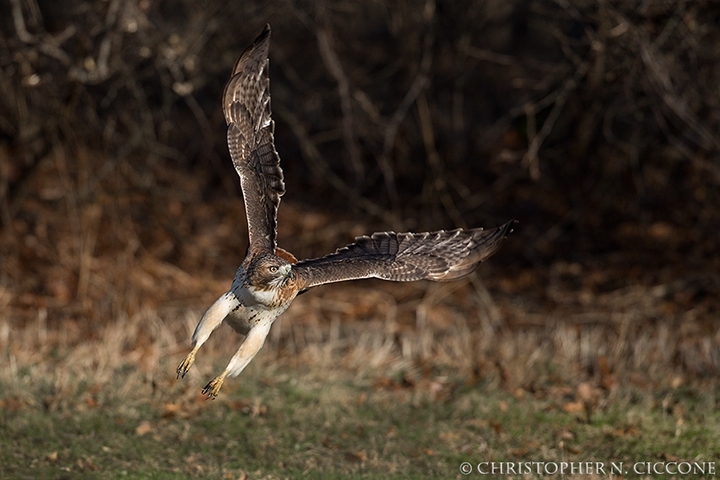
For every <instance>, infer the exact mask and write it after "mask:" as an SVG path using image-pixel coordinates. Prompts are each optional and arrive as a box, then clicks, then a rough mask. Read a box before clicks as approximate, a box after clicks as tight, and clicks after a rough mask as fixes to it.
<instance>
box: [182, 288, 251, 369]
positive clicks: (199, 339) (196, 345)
mask: <svg viewBox="0 0 720 480" xmlns="http://www.w3.org/2000/svg"><path fill="white" fill-rule="evenodd" d="M239 305H240V301H239V300H238V299H237V297H236V296H235V294H233V293H232V292H227V293H225V294H223V296H221V297H220V298H218V299H217V300H216V301H215V303H213V304H212V306H211V307H210V308H208V310H207V312H205V315H203V317H202V318H201V319H200V322H198V324H197V326H196V327H195V331H194V332H193V335H192V344H193V349H192V350H191V351H190V353H188V354H187V355H186V356H185V359H183V361H182V362H180V365H178V367H177V370H176V372H177V378H181V377H184V376H185V374H186V373H187V372H188V370H190V367H192V364H193V363H195V355H196V354H197V352H198V350H200V347H201V346H202V344H203V343H205V342H206V341H207V339H208V338H210V334H211V333H212V332H214V331H215V329H217V328H218V327H219V326H220V324H221V323H222V321H223V320H224V319H225V317H227V316H228V314H229V313H230V312H232V311H233V310H234V309H236V308H237V307H238V306H239Z"/></svg>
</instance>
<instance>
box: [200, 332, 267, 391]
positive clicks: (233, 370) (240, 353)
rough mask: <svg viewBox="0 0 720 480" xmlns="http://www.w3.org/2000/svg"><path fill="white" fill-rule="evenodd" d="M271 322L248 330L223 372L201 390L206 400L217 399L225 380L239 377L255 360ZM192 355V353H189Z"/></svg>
mask: <svg viewBox="0 0 720 480" xmlns="http://www.w3.org/2000/svg"><path fill="white" fill-rule="evenodd" d="M271 325H272V321H269V322H266V323H264V324H260V325H256V326H254V327H253V328H251V329H250V331H249V332H248V334H247V337H245V341H243V343H242V344H241V345H240V348H238V350H237V352H235V355H233V357H232V359H231V360H230V363H228V366H227V367H225V371H223V373H221V374H220V375H218V376H217V377H215V378H213V379H212V380H210V382H209V383H208V384H207V385H205V388H203V391H202V393H203V395H207V396H208V398H209V399H210V398H215V397H217V395H218V393H219V392H220V389H221V388H222V384H223V382H224V381H225V378H226V377H227V376H228V375H230V376H231V377H237V376H238V375H240V372H242V371H243V370H244V369H245V367H247V366H248V364H249V363H250V361H251V360H252V359H253V358H255V355H257V353H258V352H259V351H260V349H261V348H262V346H263V345H264V344H265V337H267V335H268V333H269V332H270V326H271ZM190 353H192V352H190Z"/></svg>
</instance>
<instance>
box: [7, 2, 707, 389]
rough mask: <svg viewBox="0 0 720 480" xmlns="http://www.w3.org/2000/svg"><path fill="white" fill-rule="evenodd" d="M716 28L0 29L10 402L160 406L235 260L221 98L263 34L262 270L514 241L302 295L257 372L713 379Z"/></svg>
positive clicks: (635, 17) (568, 6)
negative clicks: (75, 400) (453, 233)
mask: <svg viewBox="0 0 720 480" xmlns="http://www.w3.org/2000/svg"><path fill="white" fill-rule="evenodd" d="M719 20H720V6H719V5H718V4H717V3H716V2H711V1H702V0H700V1H679V2H653V1H644V0H642V1H641V0H637V1H601V2H594V1H592V2H591V1H578V2H566V1H562V0H483V1H460V2H438V3H435V2H434V1H431V0H427V1H425V0H404V1H398V2H392V4H386V3H385V2H372V1H371V2H367V1H355V0H344V1H342V2H329V1H320V2H304V1H293V0H267V1H263V2H239V1H238V2H226V1H220V0H205V1H189V0H131V1H125V0H105V1H96V2H87V1H79V0H68V1H64V2H56V1H54V0H7V1H5V2H2V3H0V68H1V69H2V75H1V76H0V324H1V325H0V347H1V348H2V352H3V353H2V362H3V363H7V365H9V366H11V367H12V368H9V369H4V371H5V375H9V376H10V377H12V379H11V380H7V381H8V382H10V383H11V384H14V385H17V384H19V383H18V382H20V383H22V381H23V380H22V376H18V375H19V374H18V373H17V372H18V370H17V366H18V365H39V366H38V368H39V369H40V370H41V371H42V370H43V369H44V368H47V370H48V371H49V370H52V369H55V368H57V367H58V366H61V365H62V366H64V368H68V369H71V370H72V369H78V368H80V369H81V370H82V369H85V370H82V371H83V372H85V374H86V375H95V377H94V378H95V380H94V381H95V382H96V383H97V384H99V385H102V384H103V382H104V381H105V380H103V379H107V378H109V375H110V372H116V371H117V369H116V368H115V367H117V365H116V364H117V362H119V363H120V364H121V365H125V366H127V367H128V368H129V369H130V371H133V372H135V371H141V372H143V375H144V377H143V378H145V379H148V378H149V379H151V380H152V382H153V387H154V386H155V385H156V383H157V382H162V381H167V382H170V381H171V380H172V381H174V367H175V364H176V363H177V362H179V360H180V359H181V358H182V356H183V355H184V353H185V352H186V351H187V348H188V347H189V334H190V332H191V330H192V328H193V327H194V324H195V322H196V321H197V320H198V319H199V316H200V315H201V314H202V312H203V311H204V309H205V308H206V307H207V306H208V305H210V303H211V302H212V301H213V300H214V299H215V298H217V296H218V295H219V294H221V293H222V292H224V291H226V290H227V288H228V287H229V285H230V282H231V279H232V276H233V274H234V271H235V269H236V268H237V266H238V265H239V264H240V262H241V261H242V259H243V257H244V254H245V248H246V245H247V236H246V227H245V221H244V210H243V205H242V200H241V192H240V188H239V182H238V180H237V176H236V174H235V172H234V170H233V167H232V164H231V162H230V160H229V155H228V152H227V147H226V143H225V131H226V128H225V123H224V119H223V115H222V111H221V106H220V97H221V93H222V88H223V86H224V84H225V82H226V81H227V79H228V76H229V74H230V71H231V69H232V67H233V65H234V62H235V60H236V59H237V57H238V56H239V54H240V53H241V52H242V51H243V50H244V48H245V47H246V46H247V45H249V44H250V43H251V42H252V41H253V39H254V38H255V36H256V35H258V34H259V33H260V32H261V30H262V28H263V26H264V25H265V23H266V22H269V23H270V24H271V26H272V29H273V33H272V41H271V48H270V77H271V95H272V107H273V114H274V118H275V121H276V136H275V139H276V145H277V150H278V152H279V153H280V156H281V158H282V167H283V169H284V172H285V180H286V184H287V194H286V195H285V197H284V199H283V203H282V205H281V208H280V220H279V239H280V240H279V241H280V246H282V247H284V248H286V249H287V250H289V251H292V252H293V253H294V254H295V255H296V256H297V257H298V258H307V257H312V256H319V255H324V254H326V253H329V252H331V251H333V250H334V249H335V248H338V247H340V246H342V245H345V244H347V243H349V242H350V241H352V239H353V237H354V236H357V235H361V234H364V233H369V232H372V231H377V230H395V231H404V230H415V231H418V230H433V229H441V228H444V229H449V228H454V227H457V226H462V227H476V226H484V227H494V226H497V225H500V224H501V223H504V222H505V221H507V220H509V219H513V218H514V219H517V220H519V222H520V223H519V225H518V227H517V228H516V231H515V232H514V233H513V234H512V235H511V236H510V237H509V238H508V240H507V241H506V243H505V245H504V246H503V248H502V249H501V250H500V251H499V252H498V253H497V254H496V255H495V256H494V257H493V258H491V259H490V260H489V261H488V262H486V264H483V266H482V267H481V269H480V270H479V273H478V274H477V275H476V276H473V277H471V278H470V279H468V280H465V281H462V282H457V283H452V284H431V283H418V284H389V283H383V282H380V281H364V282H355V283H351V284H342V285H335V286H330V287H327V288H325V287H323V288H322V289H316V290H313V291H311V292H309V293H308V294H307V295H303V296H302V297H300V298H299V299H298V300H297V301H296V302H295V304H294V305H293V307H291V309H290V310H289V311H288V312H287V313H286V314H285V315H284V316H283V317H282V319H281V320H279V321H278V323H277V324H276V325H275V326H274V328H273V334H272V338H271V340H270V342H269V345H268V347H267V350H268V352H269V353H267V355H269V357H268V358H271V359H277V360H278V361H283V359H288V358H292V359H296V360H293V361H296V362H303V361H307V363H308V364H312V363H313V362H320V361H321V359H320V360H319V358H320V357H318V356H312V355H309V356H306V357H303V355H306V354H307V352H313V351H317V350H313V348H317V345H328V344H331V346H332V352H333V353H332V355H334V356H332V358H334V359H335V360H333V362H332V364H333V365H338V361H337V359H350V360H347V362H345V363H344V364H343V365H344V366H345V367H348V368H369V367H368V364H367V362H364V363H363V361H361V360H352V359H353V358H356V357H350V356H348V355H350V354H355V353H357V352H358V349H362V348H366V349H367V350H366V351H365V350H364V352H365V353H364V354H366V355H367V356H366V357H362V356H360V357H358V358H364V359H367V358H378V357H377V356H378V355H385V356H386V357H383V358H386V359H387V361H388V362H390V361H401V360H402V361H403V362H405V363H404V365H406V367H408V366H409V367H408V368H410V370H409V371H412V368H411V367H413V366H415V367H417V368H418V370H417V372H418V373H417V375H418V376H420V377H421V376H422V375H424V373H423V372H424V371H425V370H423V369H422V368H420V366H423V365H431V366H438V365H448V366H453V368H456V370H454V371H455V372H457V374H458V375H461V376H463V378H466V379H470V380H468V381H471V380H472V379H473V378H475V379H478V378H479V379H485V380H487V381H490V382H496V383H497V384H498V385H501V386H507V387H508V388H511V389H518V388H519V389H524V390H526V391H531V392H532V391H538V390H542V389H543V388H545V387H544V386H545V385H547V384H549V383H552V382H559V383H563V384H568V385H571V386H572V385H576V384H577V383H578V382H580V381H582V382H590V384H591V385H592V386H593V388H596V389H599V390H598V391H602V392H607V391H610V390H611V389H612V388H613V387H614V385H615V384H616V383H617V382H618V381H619V379H629V380H630V381H632V382H635V383H636V384H637V385H651V386H653V385H655V386H657V385H666V384H668V385H669V384H672V385H673V386H677V385H680V384H682V383H683V382H686V381H700V382H703V381H704V379H709V378H711V377H713V376H715V375H717V374H718V373H719V370H720V348H719V347H720V334H718V333H717V321H718V317H719V315H720V314H719V313H718V312H719V311H720V310H719V305H720V300H719V297H718V294H719V293H720V276H719V275H718V271H719V270H720V257H719V256H718V255H717V251H718V248H719V247H720V229H719V227H718V225H720V208H718V205H720V160H719V158H720V155H719V154H720V140H719V139H718V138H719V137H718V135H717V132H718V127H719V126H720V114H719V113H718V112H720V90H718V85H719V84H720V30H718V28H717V25H718V21H719ZM368 332H372V334H373V335H377V336H378V337H377V338H375V337H373V338H375V340H373V341H372V342H369V343H368V342H366V343H363V342H361V341H359V340H358V339H363V338H366V336H367V335H369V333H368ZM111 338H113V339H115V340H113V341H111ZM113 342H114V343H113ZM332 342H335V343H332ZM373 342H375V343H373ZM228 343H230V342H228ZM100 345H102V346H103V347H102V348H104V349H110V350H111V351H110V352H109V353H108V352H105V353H102V352H104V350H100V347H99V346H100ZM234 346H235V345H234V344H233V345H227V346H223V344H222V343H220V342H217V343H216V344H215V347H216V348H218V349H220V350H222V351H223V352H224V353H223V355H227V354H228V353H229V352H232V350H233V349H234ZM69 347H71V348H69ZM88 348H89V349H90V350H87V349H88ZM209 348H211V349H212V348H213V347H212V346H211V347H209ZM84 349H85V350H84ZM53 352H54V353H53ZM70 352H75V353H70ZM99 352H100V353H99ZM48 355H49V356H50V358H53V362H54V363H53V365H49V366H47V367H43V366H42V365H44V362H46V359H47V358H49V357H48ZM103 355H105V356H103ZM98 358H103V359H105V360H98ZM303 358H304V359H305V360H302V359H303ZM322 358H325V357H322ZM110 359H112V360H113V361H114V362H116V364H113V365H115V367H113V368H115V369H114V370H113V369H110V367H107V362H109V361H110ZM297 359H299V360H297ZM353 362H354V363H353ZM222 363H224V362H221V364H222ZM353 365H355V367H353ZM548 365H556V366H559V367H560V368H558V369H552V368H550V367H549V366H548ZM105 368H107V369H108V370H107V372H106V374H107V377H104V376H103V375H105V374H104V373H102V372H104V371H105V370H103V369H105ZM198 368H203V367H198ZM413 368H414V367H413ZM90 372H93V373H90ZM208 372H209V370H208V371H207V372H205V373H208ZM13 375H15V376H13ZM10 377H7V378H10ZM13 382H15V383H13ZM197 382H199V380H198V381H196V382H195V383H197ZM62 385H63V383H62V381H60V380H57V381H56V384H55V387H54V388H55V389H54V390H53V392H55V393H53V394H52V395H50V394H43V395H45V396H44V397H42V398H44V400H43V401H44V402H51V403H52V402H53V401H60V400H57V398H60V397H61V395H60V393H62ZM199 386H201V385H193V387H199ZM12 392H14V393H13V395H19V396H20V397H22V398H24V399H25V400H23V401H26V402H30V403H32V402H36V401H38V400H37V399H36V398H35V397H33V396H32V395H34V394H32V393H27V392H25V393H23V392H22V391H20V390H14V391H13V390H12V389H11V393H12ZM58 392H60V393H58ZM6 394H7V395H9V393H7V392H6ZM38 395H39V394H38ZM53 395H54V396H53ZM23 396H24V397H23ZM48 399H49V400H48ZM53 399H56V400H53Z"/></svg>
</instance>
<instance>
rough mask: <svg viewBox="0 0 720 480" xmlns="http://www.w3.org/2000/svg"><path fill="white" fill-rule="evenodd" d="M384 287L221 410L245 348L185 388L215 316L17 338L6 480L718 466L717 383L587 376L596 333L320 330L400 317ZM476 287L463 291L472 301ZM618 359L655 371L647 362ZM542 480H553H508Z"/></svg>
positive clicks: (322, 299) (602, 370)
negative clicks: (233, 363) (190, 351)
mask: <svg viewBox="0 0 720 480" xmlns="http://www.w3.org/2000/svg"><path fill="white" fill-rule="evenodd" d="M382 285H387V284H382ZM373 287H375V286H374V285H369V286H365V285H364V284H361V285H360V286H359V287H355V288H335V289H332V288H331V289H329V291H328V292H326V293H325V294H320V295H315V294H308V295H305V296H303V297H301V298H300V299H299V300H298V305H296V306H294V307H293V308H294V310H293V309H291V310H290V311H289V312H288V317H290V320H286V321H285V322H284V323H283V324H281V325H279V327H280V328H279V329H278V331H277V332H276V334H275V337H274V338H273V339H271V341H270V343H269V344H268V345H266V348H265V349H264V351H263V352H262V353H261V355H260V356H259V357H258V359H256V361H255V362H253V363H252V364H251V366H250V367H249V368H248V370H247V371H246V372H245V373H243V375H241V376H240V377H239V378H237V379H233V380H229V381H228V382H227V383H226V385H225V387H224V389H223V391H222V393H221V395H220V396H219V398H218V399H217V400H214V401H208V400H206V399H205V398H204V397H203V396H202V395H201V394H200V388H201V387H202V386H203V385H204V384H205V382H206V381H207V380H208V379H209V378H212V376H213V372H218V371H219V370H220V369H221V368H223V366H224V361H225V360H226V359H227V358H229V356H230V355H231V354H232V352H233V349H234V346H235V344H236V341H237V339H239V338H236V337H235V334H230V333H229V332H230V330H229V329H226V327H223V330H220V331H221V332H223V333H225V335H220V336H217V337H216V338H213V339H212V340H211V341H210V342H209V344H208V346H207V349H204V350H202V351H201V352H202V353H203V355H201V356H199V357H198V362H197V364H196V366H195V367H193V370H191V372H190V375H188V377H186V378H185V379H183V380H176V379H175V377H174V368H175V366H176V363H177V362H179V360H180V359H181V358H182V356H183V354H184V352H185V351H186V345H184V342H185V341H186V340H183V337H184V336H185V335H187V334H188V331H189V330H190V328H191V327H192V322H193V320H194V319H195V318H197V315H199V314H200V311H199V310H198V311H195V310H190V311H188V312H186V313H185V314H184V316H181V317H180V318H181V320H174V321H173V320H170V318H171V317H172V316H173V315H174V314H176V313H178V312H176V311H175V309H174V308H172V309H168V310H167V311H165V313H164V314H163V312H162V311H160V313H159V314H150V313H149V312H145V313H143V314H138V315H137V316H135V317H133V318H130V319H126V320H125V321H124V322H117V323H109V324H107V325H106V326H104V327H102V328H99V329H97V331H95V332H94V333H93V334H92V335H90V336H89V337H85V338H84V340H83V341H81V338H83V337H82V335H86V334H80V333H78V332H76V333H74V334H73V333H72V332H68V331H60V330H57V331H53V330H52V329H49V328H47V327H46V326H44V324H43V323H42V321H41V320H38V321H36V322H35V323H33V324H30V325H27V326H26V327H25V328H24V329H22V330H15V329H12V328H10V326H9V324H8V323H5V324H4V326H3V328H2V329H1V331H0V333H2V337H1V338H2V339H3V342H4V343H3V345H2V348H3V351H4V352H5V354H4V360H5V361H8V363H7V364H6V365H5V366H4V367H3V370H2V379H1V383H0V388H1V389H2V390H1V391H2V394H1V395H0V399H2V400H1V401H0V402H1V403H0V407H1V408H0V415H1V417H0V419H1V420H0V429H1V431H0V434H1V435H0V438H2V440H0V442H1V444H0V452H1V453H0V459H1V463H2V465H3V467H2V468H3V474H4V475H3V477H4V478H78V477H89V478H118V477H127V478H189V477H193V478H218V479H228V478H232V479H236V478H298V477H303V478H340V477H342V478H462V477H464V476H463V475H462V474H461V472H460V465H461V464H462V463H463V462H470V463H471V464H472V465H477V464H478V463H479V462H483V461H490V462H548V465H549V468H550V470H549V471H550V472H552V468H554V467H552V466H553V465H555V466H557V465H560V464H561V463H560V462H575V464H578V462H593V463H594V462H601V463H602V464H603V465H604V466H605V468H606V469H608V470H607V471H605V472H604V473H606V474H605V475H602V474H597V472H596V471H595V472H593V473H592V474H587V473H583V474H582V475H581V474H577V473H576V474H574V475H573V474H566V475H562V476H561V475H555V476H556V477H562V478H619V476H618V475H610V474H609V469H610V466H611V465H622V468H623V469H624V472H625V475H624V476H626V477H629V478H637V477H642V475H636V474H635V472H634V471H633V468H638V467H634V465H635V464H636V463H637V462H665V463H668V462H696V463H694V464H693V465H708V462H709V464H712V466H713V467H712V468H714V465H715V462H716V461H717V460H718V456H719V454H720V413H718V409H717V403H718V395H719V394H720V392H719V391H718V389H717V384H716V382H714V381H710V380H702V379H695V380H692V381H688V380H687V379H685V378H684V377H683V375H682V374H677V375H666V373H667V370H662V371H657V372H653V371H652V370H648V371H647V373H646V374H641V373H640V371H641V370H642V368H641V369H637V368H635V369H633V368H632V367H631V365H630V364H628V363H617V362H618V360H613V359H612V357H611V356H610V357H607V358H606V357H602V358H596V360H595V362H596V363H597V366H596V368H595V372H594V373H591V374H588V373H587V372H588V368H587V367H588V365H584V366H583V363H587V361H588V358H595V357H594V356H593V355H590V356H588V357H587V358H583V353H582V335H578V334H577V332H578V330H577V328H576V327H571V326H563V325H562V324H555V325H549V326H546V327H543V328H534V329H531V328H526V329H524V330H521V331H520V332H519V333H518V332H515V333H510V332H509V331H507V330H506V329H503V328H500V329H496V330H495V333H492V332H493V330H492V329H491V328H490V327H487V328H486V330H485V332H484V334H483V331H482V329H481V328H480V329H477V330H475V331H473V329H470V328H469V327H468V325H467V324H466V323H464V322H463V321H462V317H460V316H456V317H455V322H456V323H455V324H452V322H451V323H450V325H445V326H444V327H442V326H440V325H438V324H437V322H439V321H440V319H441V318H444V317H438V318H435V317H433V315H429V316H425V317H424V318H425V321H426V322H428V323H427V324H426V325H425V326H424V327H423V326H422V325H421V326H415V327H414V328H400V326H398V325H395V326H393V325H392V324H388V320H387V318H384V319H383V320H381V321H378V320H372V319H371V320H366V321H365V322H361V321H355V322H341V321H339V320H338V321H336V322H331V323H330V324H327V323H313V322H310V323H307V322H308V320H307V315H306V314H307V312H309V311H314V310H315V309H316V307H317V305H318V304H322V305H325V306H326V307H327V305H330V307H329V308H331V309H333V310H334V311H335V312H336V313H337V312H341V311H342V308H341V307H342V306H343V305H345V306H353V308H357V306H356V305H354V304H353V303H352V302H351V301H350V299H352V298H362V297H364V296H367V297H370V300H369V301H368V304H367V305H366V307H367V308H368V309H371V310H372V308H380V309H382V308H387V307H380V306H378V305H379V302H377V298H375V299H374V300H373V298H372V291H373V290H374V288H373ZM470 287H471V284H465V285H463V287H462V288H460V291H465V292H466V293H468V292H469V293H468V295H469V296H470V297H472V288H470ZM418 288H421V289H426V291H425V294H424V298H425V299H428V298H435V300H433V301H432V302H431V303H432V305H428V304H427V302H426V304H425V305H424V306H423V304H422V302H420V304H419V306H420V310H421V311H422V310H423V309H427V311H440V312H443V315H449V316H450V317H452V315H453V312H455V313H457V312H456V311H455V310H453V309H452V305H451V304H450V302H449V301H448V298H451V297H452V296H448V295H441V296H438V295H434V296H433V295H432V292H433V288H438V287H433V286H427V285H424V286H422V287H418ZM440 288H446V287H440ZM435 293H436V294H437V291H435ZM445 293H447V292H445ZM363 294H365V295H363ZM399 298H402V296H400V297H399ZM409 303H417V302H415V301H412V302H410V301H409ZM409 303H408V304H404V303H402V302H400V303H399V304H398V305H395V306H393V309H394V310H393V311H396V312H397V311H398V310H399V311H404V310H409V309H408V308H407V307H408V306H409ZM359 304H360V306H361V307H362V306H363V305H364V302H363V301H359ZM370 305H374V307H373V306H370ZM417 306H418V305H416V307H417ZM502 307H503V306H502V305H500V309H501V310H502V309H503V308H502ZM507 308H509V307H507ZM355 313H357V312H355ZM371 313H372V312H371ZM378 313H380V312H375V313H374V314H373V315H371V317H377V316H378V315H377V314H378ZM385 313H387V312H385ZM163 315H167V318H163ZM434 318H435V324H434V323H433V319H434ZM303 319H305V320H303ZM292 320H295V321H297V322H298V325H296V326H294V327H291V326H290V324H291V321H292ZM585 330H587V331H586V335H590V338H591V339H592V338H595V339H597V341H598V342H600V339H601V338H602V336H601V335H600V334H598V336H597V337H592V335H593V334H592V333H591V329H590V328H589V327H586V328H585ZM662 330H663V329H662V326H660V327H658V328H656V329H655V333H654V334H653V335H652V336H648V337H647V338H646V339H645V341H644V342H642V341H640V342H638V343H637V347H638V349H639V350H638V352H637V353H638V354H640V355H642V356H645V357H647V356H651V353H652V351H653V348H652V347H651V345H653V338H654V339H655V340H656V341H657V340H658V339H660V340H662V339H663V338H664V339H665V340H664V341H666V342H667V338H668V336H667V335H666V336H665V337H663V333H662ZM666 333H667V332H666ZM483 337H490V338H485V339H483ZM573 338H579V339H581V340H580V341H579V342H578V341H574V342H573V341H571V340H572V339H573ZM563 342H564V343H563ZM20 345H24V347H25V348H19V346H20ZM573 346H574V347H577V348H574V347H573ZM424 349H426V351H425V350H424ZM619 358H622V359H624V360H622V362H626V361H627V359H630V361H632V362H638V364H639V365H640V367H642V366H643V365H642V364H641V363H639V362H640V358H639V357H637V358H636V357H632V356H628V355H626V354H623V355H622V356H621V357H619ZM658 358H660V357H658ZM470 360H472V361H470ZM473 362H474V363H473ZM613 362H615V363H613ZM608 365H615V366H613V367H612V370H613V371H611V367H610V366H608ZM618 365H624V366H625V367H626V368H625V369H622V370H620V369H618V368H617V366H618ZM644 465H645V464H644V463H642V464H641V465H640V467H639V468H640V472H641V473H642V472H644V471H645V470H644V468H645V467H644ZM488 468H489V467H488ZM704 468H705V467H704ZM472 476H481V475H480V474H479V473H477V471H474V472H473V473H472V474H471V475H470V477H472ZM491 476H493V475H491ZM494 476H497V477H505V476H506V475H499V474H498V475H494ZM541 476H548V475H547V474H542V475H537V474H536V472H533V473H530V474H525V475H521V476H515V477H514V476H513V475H509V476H508V478H512V477H514V478H539V477H541ZM550 476H551V477H552V475H550ZM650 477H652V475H651V476H649V477H648V478H650ZM666 477H667V478H680V477H678V476H675V477H673V476H672V475H669V476H666ZM681 477H683V478H684V477H685V476H681ZM691 477H692V478H702V477H706V478H710V477H712V475H705V476H703V475H694V476H692V475H691Z"/></svg>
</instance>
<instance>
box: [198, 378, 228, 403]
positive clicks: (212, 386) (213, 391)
mask: <svg viewBox="0 0 720 480" xmlns="http://www.w3.org/2000/svg"><path fill="white" fill-rule="evenodd" d="M224 381H225V374H224V373H223V374H221V375H218V376H217V377H215V378H213V379H212V380H210V382H208V384H207V385H205V388H203V389H202V393H203V395H207V398H208V400H210V399H213V400H215V398H216V397H217V396H218V393H220V389H221V388H222V384H223V382H224Z"/></svg>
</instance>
